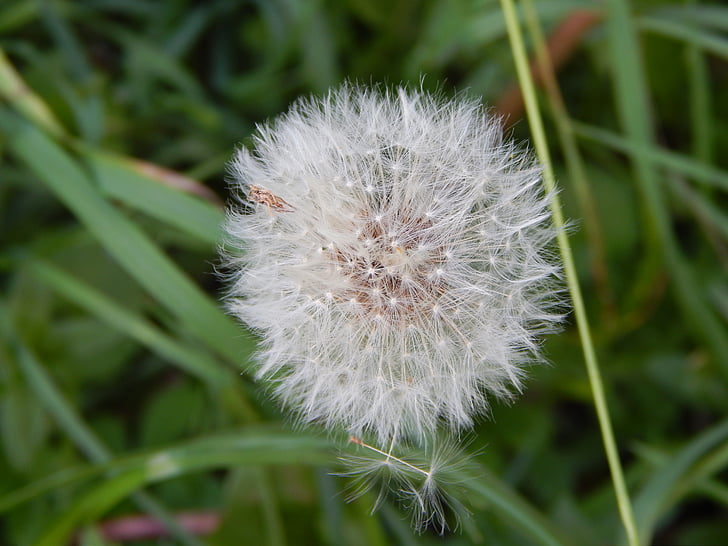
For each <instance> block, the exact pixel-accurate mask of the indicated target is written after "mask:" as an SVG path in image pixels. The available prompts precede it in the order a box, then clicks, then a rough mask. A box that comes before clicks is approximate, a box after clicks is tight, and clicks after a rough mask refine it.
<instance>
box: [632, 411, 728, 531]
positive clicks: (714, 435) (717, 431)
mask: <svg viewBox="0 0 728 546" xmlns="http://www.w3.org/2000/svg"><path fill="white" fill-rule="evenodd" d="M726 440H728V421H726V420H724V421H723V422H722V423H720V424H718V425H716V426H714V427H713V428H711V429H709V430H707V431H705V432H703V433H702V434H701V435H700V436H698V437H697V438H695V439H693V440H692V441H691V442H690V443H688V445H686V446H685V447H684V448H683V449H681V450H680V451H679V452H678V453H677V454H676V455H675V456H673V457H671V458H670V459H669V460H668V461H666V462H665V463H664V464H663V465H661V466H660V468H659V469H658V471H657V473H656V474H655V476H654V477H653V478H652V479H651V480H650V481H649V482H647V484H645V486H644V487H643V488H642V489H641V491H640V492H639V494H638V495H637V497H636V499H635V514H636V515H637V521H639V522H640V530H639V531H640V538H641V539H642V542H643V543H644V544H651V543H652V537H653V534H654V531H655V526H656V525H657V522H658V520H659V518H660V516H661V515H663V514H664V513H665V512H666V511H667V510H669V509H670V507H671V506H672V505H673V504H674V502H675V501H676V490H678V489H680V488H681V485H682V484H681V482H682V481H684V480H685V479H686V476H687V475H688V474H689V472H691V471H692V470H693V468H694V466H695V464H696V463H697V462H698V461H699V460H700V459H701V458H702V457H704V456H705V455H706V454H707V453H708V452H710V450H712V449H713V448H715V447H716V446H717V445H719V444H720V443H721V442H725V441H726Z"/></svg>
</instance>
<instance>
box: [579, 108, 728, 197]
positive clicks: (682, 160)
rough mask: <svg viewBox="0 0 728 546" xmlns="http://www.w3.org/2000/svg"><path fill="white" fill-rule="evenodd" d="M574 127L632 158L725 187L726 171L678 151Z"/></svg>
mask: <svg viewBox="0 0 728 546" xmlns="http://www.w3.org/2000/svg"><path fill="white" fill-rule="evenodd" d="M573 127H574V131H575V132H576V134H577V135H579V136H580V137H581V138H585V139H588V140H592V141H594V142H598V143H599V144H602V145H603V146H606V147H608V148H611V149H613V150H617V151H620V152H623V153H625V154H627V155H629V156H630V157H632V158H635V157H637V156H642V157H646V158H648V159H650V160H651V161H653V162H654V163H655V164H656V165H659V166H661V167H665V168H667V169H671V170H673V171H675V172H677V173H680V174H683V175H685V176H687V177H688V178H691V179H693V180H695V181H696V182H700V183H702V184H704V185H706V186H709V187H714V188H717V189H720V190H721V191H728V172H725V171H722V170H720V169H716V168H715V167H712V166H710V165H707V164H705V163H702V162H700V161H696V160H694V159H692V158H691V157H688V156H686V155H685V154H681V153H678V152H673V151H670V150H666V149H664V148H660V147H659V146H655V145H651V144H645V143H631V142H630V141H629V140H627V139H625V138H624V137H622V136H620V135H618V134H617V133H614V132H612V131H607V130H606V129H602V128H600V127H596V126H594V125H589V124H587V123H579V122H574V123H573Z"/></svg>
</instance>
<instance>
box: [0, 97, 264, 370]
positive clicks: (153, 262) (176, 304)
mask: <svg viewBox="0 0 728 546" xmlns="http://www.w3.org/2000/svg"><path fill="white" fill-rule="evenodd" d="M0 126H2V127H3V128H4V129H5V130H6V131H7V132H8V133H9V134H11V133H12V134H14V138H13V139H11V140H10V141H9V145H10V148H11V150H12V151H13V152H14V153H15V154H16V155H17V157H19V158H20V159H22V160H23V161H24V162H25V163H27V165H28V166H29V167H30V168H31V170H32V171H33V172H34V173H35V174H36V175H37V176H38V177H39V178H40V179H41V180H42V181H43V182H44V183H45V184H46V185H47V186H48V187H49V188H50V189H51V190H52V191H53V192H54V193H55V194H56V196H57V197H58V198H59V199H60V200H61V201H62V202H63V203H64V204H65V205H66V206H67V207H68V208H69V209H70V210H71V211H72V212H73V213H74V214H75V215H76V216H77V217H78V219H79V220H80V221H81V222H82V223H83V224H85V225H86V227H87V228H88V229H89V231H90V232H91V233H92V234H93V235H94V236H95V237H96V238H97V239H98V240H99V241H100V242H101V244H102V245H103V246H104V247H105V248H106V249H107V251H108V252H109V253H110V254H111V255H112V256H114V258H116V260H117V262H118V263H119V264H120V265H121V266H122V267H123V268H124V269H125V270H126V271H127V272H128V273H129V274H130V275H132V276H133V277H134V278H135V279H136V280H137V281H138V282H139V283H140V284H141V285H142V286H144V287H145V288H146V289H147V290H148V291H149V294H150V295H152V296H153V297H154V298H155V299H156V300H157V301H159V302H160V303H161V304H162V305H164V306H165V307H167V308H168V309H169V310H170V311H171V312H172V313H173V314H174V315H176V316H177V317H178V318H179V320H180V321H181V323H182V324H183V325H184V326H185V327H186V328H187V329H188V331H189V332H191V333H192V335H194V336H196V337H198V338H199V339H201V340H203V341H204V342H205V343H206V344H207V345H208V347H210V349H212V350H214V351H216V352H217V353H218V354H219V355H221V356H223V357H224V358H225V359H226V360H227V361H229V362H231V363H238V362H245V361H246V357H248V356H249V355H250V354H251V352H252V349H253V343H252V340H251V339H250V338H249V337H245V335H244V333H243V331H242V330H241V329H240V328H238V327H237V326H236V325H235V324H234V323H233V321H232V320H231V319H229V318H228V317H226V316H225V315H224V314H223V313H222V311H221V310H220V309H219V308H218V307H217V305H216V304H215V303H213V302H212V301H211V300H210V299H209V298H208V296H207V295H205V294H204V293H203V292H202V291H201V290H200V289H199V288H198V287H197V286H196V285H195V284H194V283H193V282H192V281H191V280H190V279H189V278H188V277H186V276H185V274H184V273H183V272H182V271H180V269H179V268H178V267H177V266H176V265H175V264H174V263H173V262H172V261H171V260H170V259H169V258H168V257H167V256H166V255H164V253H163V252H161V251H160V249H159V248H158V247H157V246H156V245H155V244H154V243H153V242H152V241H151V240H150V239H149V238H148V237H147V236H146V235H145V234H144V233H143V232H142V231H141V230H140V229H139V228H138V227H137V226H136V225H135V224H133V223H132V222H130V221H129V220H128V219H127V218H126V217H124V216H123V215H122V214H121V213H120V212H119V211H118V210H117V209H116V208H115V207H113V206H112V205H111V204H110V203H109V202H108V201H106V200H105V199H103V198H102V197H101V196H100V195H99V193H98V192H97V191H96V189H95V188H94V185H93V183H92V182H91V180H90V179H89V177H88V176H87V175H86V173H85V172H84V170H83V169H82V168H81V166H80V165H78V164H77V163H76V162H75V161H74V160H73V159H72V158H71V157H70V156H69V155H68V154H67V153H66V152H64V151H63V150H62V149H61V148H60V147H59V146H58V145H57V144H56V143H54V142H53V141H52V140H51V139H50V138H48V137H47V136H46V135H44V134H43V133H42V132H41V131H39V130H38V129H37V128H35V127H34V126H32V125H30V124H29V123H27V122H25V121H24V120H21V119H19V118H18V117H17V116H15V115H13V114H11V113H10V112H7V111H3V112H0Z"/></svg>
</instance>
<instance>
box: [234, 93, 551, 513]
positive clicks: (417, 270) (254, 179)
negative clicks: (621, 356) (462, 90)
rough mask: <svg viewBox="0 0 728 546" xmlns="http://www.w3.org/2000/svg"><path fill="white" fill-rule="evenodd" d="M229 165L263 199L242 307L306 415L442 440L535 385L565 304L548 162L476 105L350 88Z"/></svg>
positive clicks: (249, 237) (287, 118) (422, 491)
mask: <svg viewBox="0 0 728 546" xmlns="http://www.w3.org/2000/svg"><path fill="white" fill-rule="evenodd" d="M229 170H230V174H231V176H232V178H233V181H234V184H235V188H237V190H238V194H239V201H240V202H241V204H246V205H248V206H233V207H231V208H230V209H229V210H228V216H227V223H226V230H227V234H228V237H227V240H226V243H225V254H226V260H227V265H228V266H229V267H228V269H229V271H230V276H231V285H230V289H229V297H228V308H229V309H230V311H231V312H232V313H234V314H235V315H237V316H238V317H239V318H240V319H241V320H242V321H243V322H244V323H246V324H247V325H248V326H249V327H251V328H252V329H254V330H255V331H257V332H258V333H259V334H260V337H261V349H260V351H259V353H258V355H257V364H258V369H257V375H258V377H259V378H262V379H269V380H270V381H271V386H272V388H273V392H274V393H275V396H276V397H277V398H278V399H279V400H280V401H281V402H282V404H283V405H284V406H286V407H287V408H289V409H290V410H292V411H293V412H294V414H295V415H296V416H297V418H298V419H299V420H300V421H302V422H307V423H319V424H321V425H323V426H324V427H326V428H328V429H332V430H338V429H344V430H346V431H348V433H349V434H351V435H353V436H354V437H357V438H359V437H363V436H366V437H373V438H374V439H375V440H376V442H377V443H378V444H379V445H381V446H387V445H391V446H394V445H398V446H399V445H400V444H406V443H407V442H413V443H415V444H419V445H425V444H427V443H428V442H431V441H432V438H433V437H434V435H435V434H436V432H437V430H438V429H447V430H449V431H451V433H452V434H454V435H456V434H457V433H458V431H461V430H463V429H467V428H469V427H471V426H472V425H473V423H474V420H475V419H476V418H477V416H478V415H482V414H484V413H486V412H487V410H488V407H489V403H490V401H491V399H492V398H493V397H496V398H505V399H508V398H510V397H511V396H512V395H513V393H517V392H519V391H520V390H521V387H522V385H521V383H522V380H523V376H524V372H523V369H524V367H525V366H526V365H528V364H530V363H533V362H538V361H539V360H540V358H541V357H540V355H539V352H538V336H539V335H540V334H543V333H545V332H548V331H550V330H552V329H553V327H554V325H555V324H556V323H557V322H558V320H559V318H560V315H559V312H558V308H557V304H558V302H559V297H558V285H557V283H555V282H554V281H555V279H556V276H557V273H558V267H557V266H556V265H555V264H554V263H553V261H552V260H551V259H550V256H549V252H548V247H549V245H550V244H551V243H552V240H553V238H554V236H555V230H554V228H553V227H552V225H551V223H550V217H549V213H548V208H547V205H548V199H547V196H545V195H543V194H542V192H541V191H540V189H539V188H540V184H538V181H539V178H540V170H539V168H538V166H537V164H536V163H535V161H534V159H533V158H532V157H531V155H530V154H528V153H525V152H522V151H521V150H520V149H519V148H518V147H517V146H516V145H515V144H513V143H512V142H509V141H507V140H504V138H503V136H502V129H501V126H500V124H499V122H498V120H496V119H494V118H492V117H490V116H489V115H488V114H487V112H486V111H484V109H483V108H482V107H481V106H479V105H478V103H477V102H474V101H469V100H466V99H464V98H457V99H455V100H451V101H448V100H445V99H443V98H441V97H439V96H434V95H430V94H427V93H425V92H422V91H415V90H406V89H396V90H395V91H386V90H381V89H374V90H367V89H364V88H360V87H356V86H351V85H345V86H343V87H341V88H339V89H336V90H333V91H331V92H330V93H329V94H328V95H327V96H326V97H324V98H321V99H303V100H300V101H299V102H297V103H295V104H294V105H293V106H292V108H291V109H290V111H289V112H288V113H287V114H286V115H284V116H282V117H280V118H278V119H277V120H275V121H273V122H271V123H270V124H268V125H264V126H261V127H259V130H258V134H257V136H256V137H255V151H254V152H250V151H248V150H246V149H240V150H239V151H238V152H237V154H236V156H235V157H234V159H233V160H232V162H231V163H230V166H229ZM249 204H253V205H259V206H254V207H253V209H254V210H253V211H252V212H251V211H250V206H249ZM282 212H285V214H279V213H282ZM390 451H391V449H390ZM383 453H384V452H383ZM384 460H385V462H386V465H387V467H388V468H394V467H396V466H397V465H394V466H393V465H392V461H394V459H392V458H390V457H385V459H384ZM400 466H401V465H400ZM400 475H401V473H400ZM404 475H405V476H406V475H407V474H406V473H405V474H404ZM408 479H409V478H408ZM426 481H427V480H426ZM431 481H433V480H431ZM405 482H407V480H405ZM408 483H409V484H410V485H412V486H411V487H405V488H404V490H406V491H408V493H407V495H408V496H409V498H410V500H411V503H412V504H420V505H421V506H423V507H424V506H425V505H426V503H423V499H424V498H432V495H429V496H428V495H427V487H428V486H426V484H423V486H422V487H417V486H415V485H413V484H412V481H411V480H410V481H409V482H408ZM428 506H429V508H430V509H431V510H434V511H435V512H437V511H441V510H440V509H438V508H437V506H433V505H431V504H430V505H428ZM420 512H422V510H420ZM441 520H442V518H439V519H438V522H439V523H441Z"/></svg>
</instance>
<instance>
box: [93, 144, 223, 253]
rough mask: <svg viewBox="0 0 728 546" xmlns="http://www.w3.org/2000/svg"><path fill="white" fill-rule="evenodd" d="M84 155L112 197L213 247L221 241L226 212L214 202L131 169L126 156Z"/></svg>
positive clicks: (105, 191)
mask: <svg viewBox="0 0 728 546" xmlns="http://www.w3.org/2000/svg"><path fill="white" fill-rule="evenodd" d="M84 156H85V157H86V158H87V159H88V161H89V163H90V164H91V166H92V168H93V170H94V174H95V175H96V180H97V181H98V183H99V185H100V187H101V190H102V191H103V192H104V194H105V195H107V196H108V197H111V198H113V199H118V200H119V201H121V202H122V203H124V204H126V205H129V206H131V207H133V208H135V209H137V210H140V211H142V212H144V213H145V214H149V215H150V216H152V217H154V218H157V219H159V220H161V221H162V222H165V223H167V224H169V225H171V226H173V227H176V228H178V229H179V230H181V231H184V232H186V233H189V234H190V235H192V236H193V237H196V238H197V239H199V240H201V241H202V242H204V243H205V244H207V245H210V246H211V247H213V248H214V246H215V245H216V244H217V243H218V241H219V240H220V235H221V231H220V225H221V224H222V220H223V215H222V212H221V211H220V210H219V209H217V208H215V207H214V206H213V205H211V204H210V203H208V202H206V201H202V200H201V199H198V198H195V197H193V196H191V195H188V194H187V193H183V192H181V191H178V190H176V189H173V188H170V187H168V186H165V185H164V184H161V183H159V182H158V181H155V180H152V179H151V178H149V177H146V176H143V175H141V174H139V173H137V172H135V171H133V170H131V169H130V168H129V167H128V166H127V165H125V164H124V160H123V159H122V158H116V157H113V156H110V155H106V154H102V153H99V152H94V151H91V150H88V151H85V153H84Z"/></svg>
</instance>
